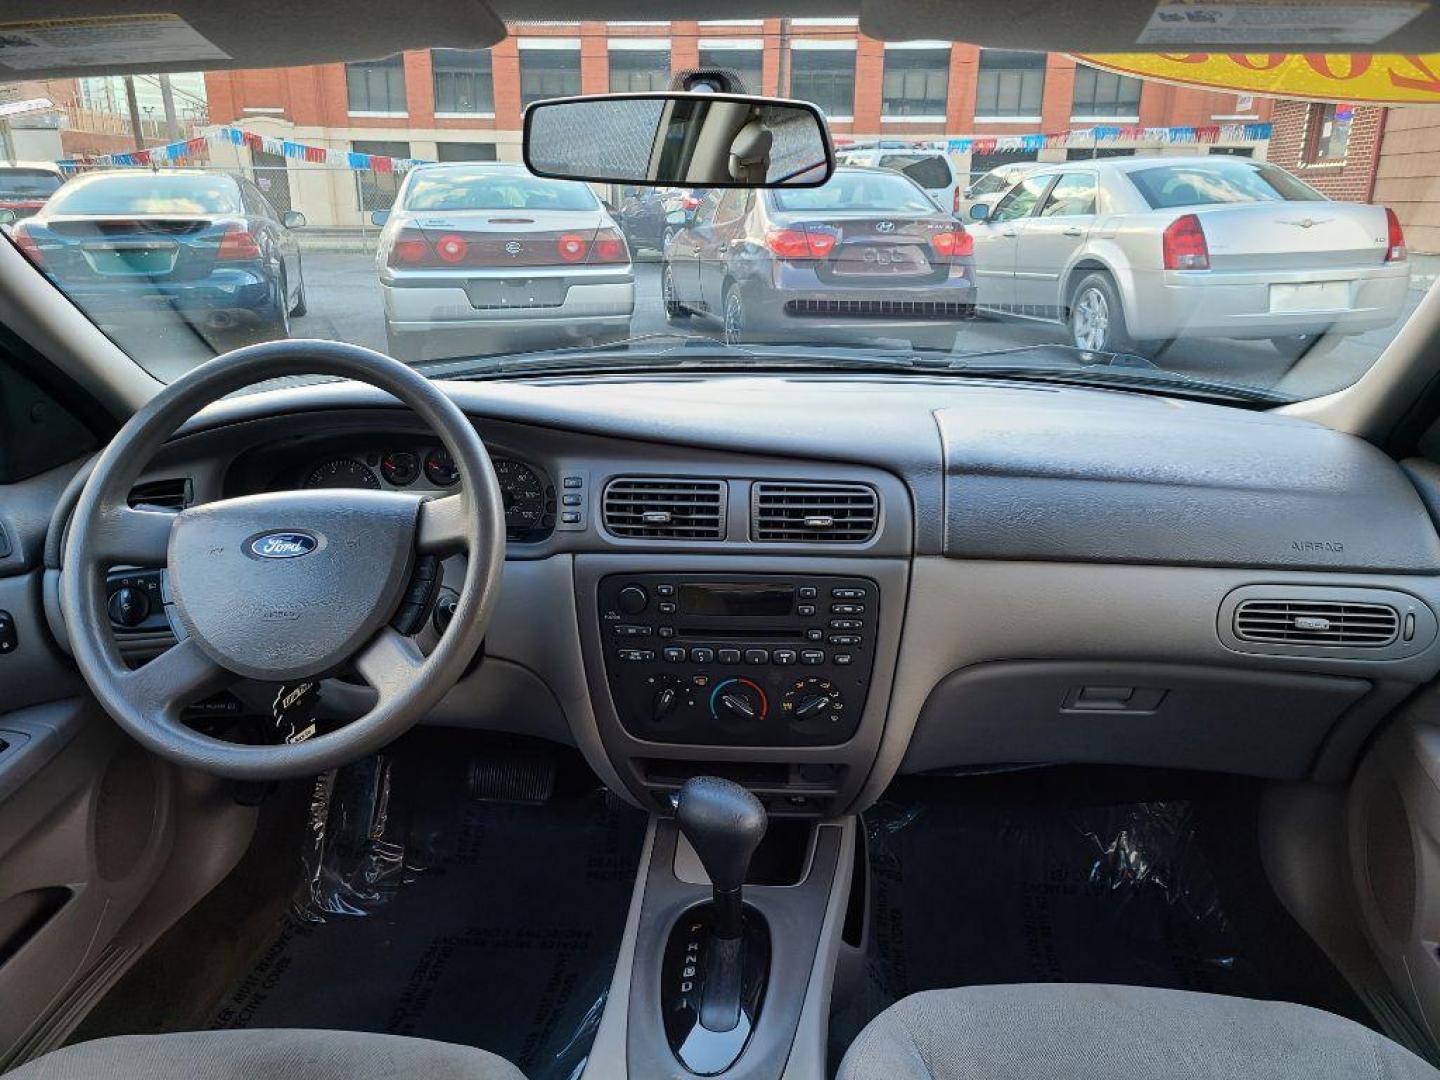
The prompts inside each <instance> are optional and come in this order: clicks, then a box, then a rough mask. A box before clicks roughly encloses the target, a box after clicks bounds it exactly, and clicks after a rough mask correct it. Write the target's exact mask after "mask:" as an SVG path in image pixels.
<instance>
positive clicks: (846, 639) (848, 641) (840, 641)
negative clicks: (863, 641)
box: [830, 634, 860, 645]
mask: <svg viewBox="0 0 1440 1080" xmlns="http://www.w3.org/2000/svg"><path fill="white" fill-rule="evenodd" d="M830 644H831V645H859V644H860V635H859V634H831V635H830Z"/></svg>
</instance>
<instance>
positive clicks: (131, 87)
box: [125, 75, 145, 150]
mask: <svg viewBox="0 0 1440 1080" xmlns="http://www.w3.org/2000/svg"><path fill="white" fill-rule="evenodd" d="M125 104H126V105H127V106H129V108H130V132H131V134H133V135H134V136H135V149H136V150H144V149H145V129H144V128H142V127H141V126H140V103H139V102H138V101H137V100H136V99H135V76H134V75H126V76H125Z"/></svg>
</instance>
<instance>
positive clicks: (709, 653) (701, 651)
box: [690, 647, 715, 664]
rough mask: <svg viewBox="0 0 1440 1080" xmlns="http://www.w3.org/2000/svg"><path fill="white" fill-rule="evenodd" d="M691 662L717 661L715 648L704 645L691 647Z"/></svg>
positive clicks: (705, 662)
mask: <svg viewBox="0 0 1440 1080" xmlns="http://www.w3.org/2000/svg"><path fill="white" fill-rule="evenodd" d="M690 662H691V663H692V664H713V663H714V662H715V650H714V649H707V648H704V647H701V648H698V649H691V650H690Z"/></svg>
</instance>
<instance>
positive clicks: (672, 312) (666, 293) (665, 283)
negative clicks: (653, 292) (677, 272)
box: [660, 263, 690, 322]
mask: <svg viewBox="0 0 1440 1080" xmlns="http://www.w3.org/2000/svg"><path fill="white" fill-rule="evenodd" d="M660 296H661V298H662V299H663V300H664V302H665V318H667V319H669V320H670V321H671V322H684V321H685V320H686V319H688V318H690V312H689V310H688V309H687V308H686V307H685V305H683V304H681V303H680V302H679V301H678V300H676V299H675V279H674V278H673V277H672V276H671V274H670V265H669V264H668V263H667V264H666V265H665V269H664V270H662V271H661V272H660Z"/></svg>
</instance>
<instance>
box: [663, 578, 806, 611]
mask: <svg viewBox="0 0 1440 1080" xmlns="http://www.w3.org/2000/svg"><path fill="white" fill-rule="evenodd" d="M679 601H680V612H681V614H683V615H740V616H756V617H760V618H764V617H767V616H768V617H774V616H779V615H789V614H790V613H791V612H792V611H793V610H794V605H795V587H794V586H793V585H681V586H680V596H679Z"/></svg>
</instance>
